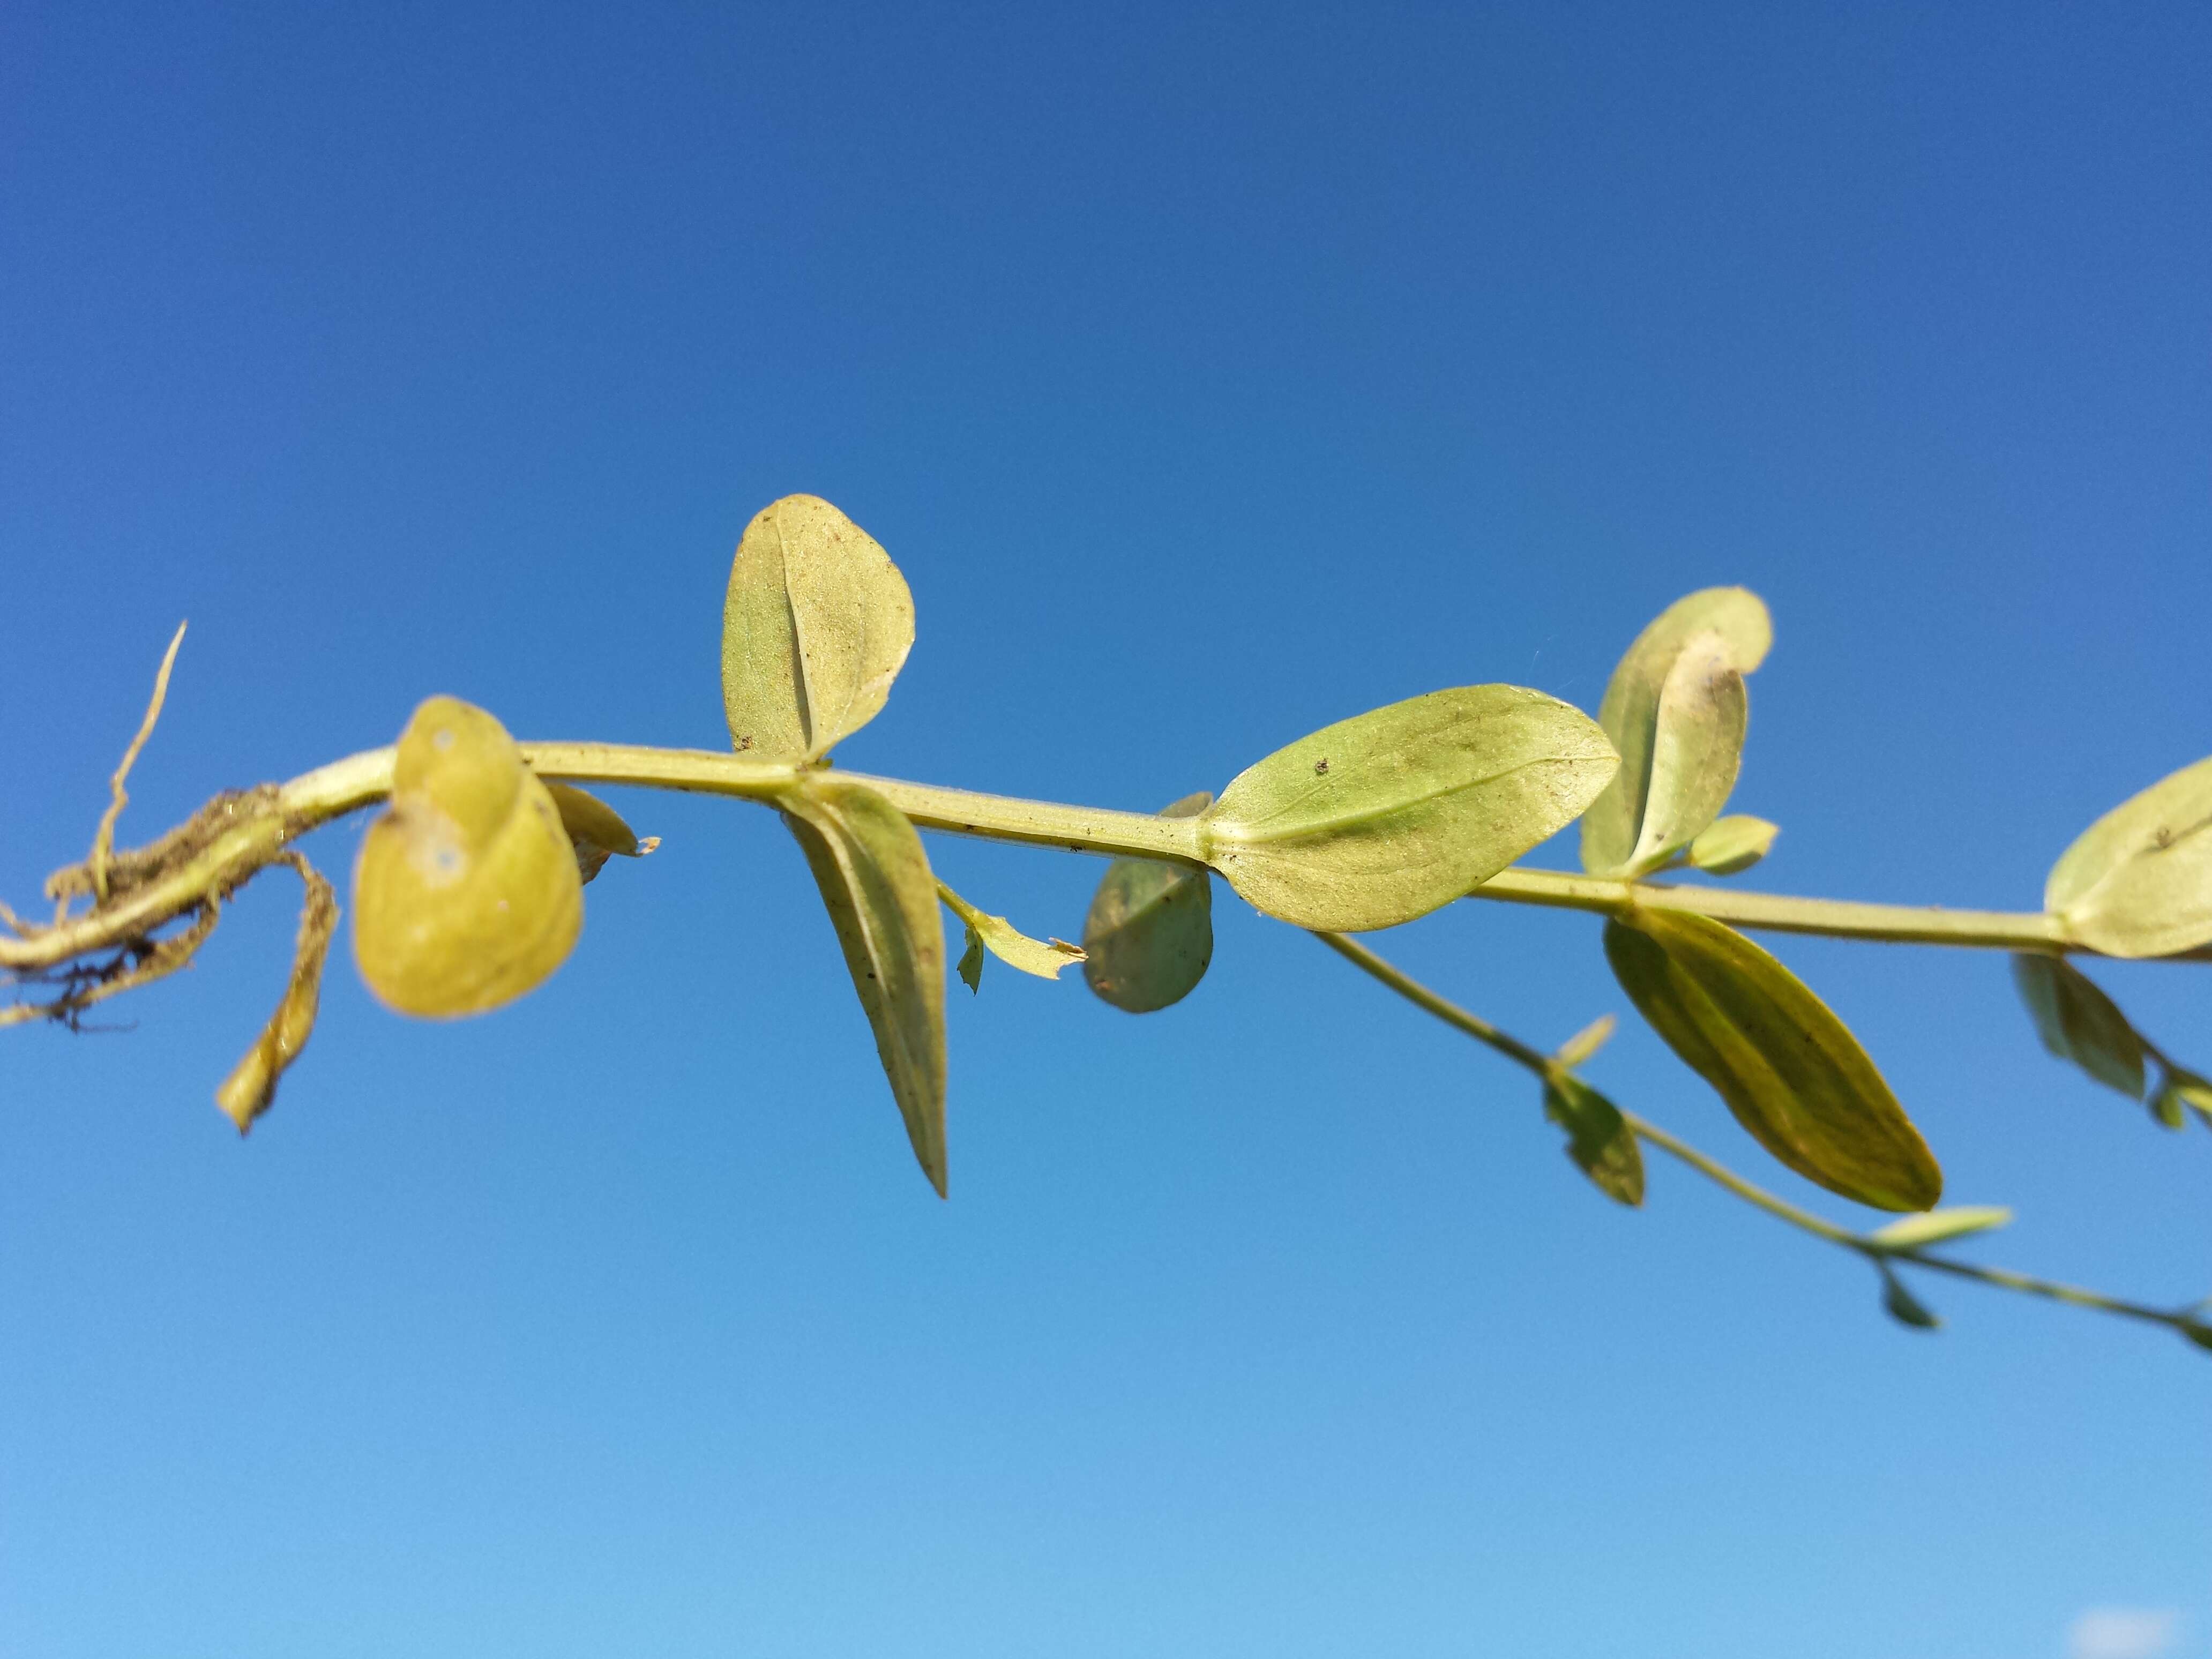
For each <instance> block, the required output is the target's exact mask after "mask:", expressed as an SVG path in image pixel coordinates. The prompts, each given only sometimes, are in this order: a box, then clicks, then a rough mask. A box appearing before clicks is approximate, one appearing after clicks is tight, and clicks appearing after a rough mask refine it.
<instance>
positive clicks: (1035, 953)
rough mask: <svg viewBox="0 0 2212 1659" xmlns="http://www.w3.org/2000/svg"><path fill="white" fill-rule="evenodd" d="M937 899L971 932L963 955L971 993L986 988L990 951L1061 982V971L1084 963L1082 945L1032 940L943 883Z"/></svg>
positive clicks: (1028, 971)
mask: <svg viewBox="0 0 2212 1659" xmlns="http://www.w3.org/2000/svg"><path fill="white" fill-rule="evenodd" d="M937 896H938V897H939V898H940V899H942V900H943V901H944V902H945V906H946V907H947V908H949V909H951V912H952V914H953V915H956V916H957V917H959V918H960V921H961V923H962V925H963V927H966V928H967V930H968V948H967V949H966V950H964V951H962V952H961V955H960V977H961V979H962V980H963V981H965V983H966V984H967V987H968V988H969V990H970V991H975V990H980V989H981V987H982V981H983V952H984V951H985V950H986V949H988V950H989V951H990V952H991V954H992V955H993V956H994V957H998V959H999V960H1000V961H1001V962H1003V963H1006V965H1007V966H1008V967H1010V968H1018V969H1021V970H1022V972H1024V973H1025V974H1035V975H1036V976H1037V977H1038V978H1039V979H1058V978H1059V977H1060V969H1063V968H1065V967H1066V966H1067V964H1068V963H1071V962H1080V961H1082V960H1083V947H1082V946H1081V945H1070V944H1069V943H1068V942H1067V941H1066V939H1031V938H1030V936H1029V935H1028V934H1027V933H1023V932H1022V931H1021V930H1020V929H1019V928H1018V927H1015V926H1014V925H1013V923H1012V922H1010V921H1007V920H1006V918H1005V917H1004V916H993V915H985V914H984V913H983V912H982V911H981V910H979V909H977V908H975V906H974V905H972V904H970V903H969V902H968V901H967V900H966V899H964V898H962V897H961V896H960V895H959V894H957V893H956V892H954V891H953V890H951V888H950V887H947V886H946V885H945V884H944V883H943V882H941V881H940V882H939V883H938V884H937Z"/></svg>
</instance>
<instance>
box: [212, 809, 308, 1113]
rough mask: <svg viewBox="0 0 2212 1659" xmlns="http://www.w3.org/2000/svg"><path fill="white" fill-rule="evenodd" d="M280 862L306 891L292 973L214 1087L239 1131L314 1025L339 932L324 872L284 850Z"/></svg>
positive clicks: (267, 1101)
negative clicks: (252, 1038) (242, 1053)
mask: <svg viewBox="0 0 2212 1659" xmlns="http://www.w3.org/2000/svg"><path fill="white" fill-rule="evenodd" d="M281 862H283V863H285V864H289V865H290V866H292V868H293V869H295V870H296V871H298V872H299V874H300V879H301V882H302V883H303V884H305V885H306V887H307V897H306V900H305V902H303V903H302V904H301V907H300V933H299V937H298V939H297V941H296V942H295V945H294V946H293V951H292V977H291V979H290V981H289V982H288V983H287V984H286V986H285V987H284V995H283V1000H280V1001H279V1002H278V1003H277V1005H276V1012H275V1013H273V1014H271V1015H270V1016H269V1023H268V1024H266V1025H265V1026H264V1027H263V1028H262V1030H261V1036H260V1037H259V1038H258V1040H257V1041H256V1042H255V1043H254V1045H253V1047H252V1048H249V1049H247V1050H246V1057H245V1058H244V1059H243V1060H240V1061H239V1062H238V1064H237V1066H235V1067H234V1068H233V1069H232V1071H231V1073H230V1075H229V1076H228V1077H227V1078H225V1079H223V1080H222V1086H221V1087H220V1088H218V1089H217V1090H216V1091H215V1099H216V1105H218V1106H220V1107H222V1109H223V1110H224V1112H225V1113H227V1114H228V1115H229V1118H230V1121H232V1122H234V1123H235V1124H236V1125H238V1132H239V1133H240V1134H244V1133H246V1131H247V1130H249V1129H251V1128H252V1127H253V1120H254V1119H256V1118H258V1117H259V1116H260V1115H261V1114H262V1113H264V1112H265V1111H267V1110H268V1109H270V1107H271V1106H272V1105H274V1104H275V1103H276V1080H277V1079H279V1078H280V1077H282V1076H283V1074H284V1068H285V1067H286V1066H289V1065H290V1064H291V1063H292V1062H293V1061H294V1060H297V1059H298V1058H299V1057H300V1050H301V1049H302V1048H306V1047H307V1038H308V1037H309V1036H310V1035H312V1034H313V1030H314V1029H315V1011H316V1008H317V1007H318V1006H319V1004H320V1002H321V1000H322V987H323V963H324V962H325V959H326V958H327V957H329V955H330V950H331V935H332V934H333V933H336V932H337V925H338V901H337V894H336V893H335V892H334V891H332V890H331V884H330V882H329V881H328V880H327V879H326V878H325V877H324V875H323V873H322V872H320V871H319V870H317V869H316V868H315V866H313V865H312V864H310V863H308V862H307V859H306V858H305V857H303V856H302V855H301V854H298V853H285V854H282V855H281Z"/></svg>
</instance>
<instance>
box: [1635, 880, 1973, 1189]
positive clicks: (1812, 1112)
mask: <svg viewBox="0 0 2212 1659" xmlns="http://www.w3.org/2000/svg"><path fill="white" fill-rule="evenodd" d="M1605 951H1606V956H1607V959H1608V960H1609V961H1610V962H1611V963H1612V964H1613V974H1614V975H1615V976H1616V977H1617V978H1618V979H1619V980H1620V983H1621V987H1622V988H1623V989H1624V990H1626V992H1627V993H1628V994H1629V996H1630V998H1631V999H1632V1000H1633V1001H1634V1002H1635V1004H1636V1006H1637V1008H1638V1011H1639V1012H1641V1013H1642V1014H1643V1015H1644V1018H1645V1019H1647V1020H1649V1021H1650V1023H1651V1025H1652V1028H1653V1029H1654V1030H1656V1031H1657V1032H1658V1033H1659V1035H1660V1036H1662V1037H1663V1038H1665V1039H1666V1041H1667V1044H1668V1047H1669V1048H1673V1049H1674V1052H1675V1053H1676V1054H1680V1056H1681V1057H1682V1059H1683V1060H1685V1061H1686V1062H1687V1063H1688V1065H1689V1066H1690V1068H1691V1069H1692V1071H1694V1072H1696V1073H1698V1074H1699V1076H1700V1077H1702V1078H1704V1079H1705V1081H1706V1082H1708V1083H1710V1084H1711V1085H1713V1087H1714V1088H1715V1089H1716V1090H1717V1091H1719V1093H1720V1097H1721V1098H1722V1099H1723V1100H1724V1101H1726V1102H1727V1103H1728V1105H1729V1110H1730V1111H1732V1112H1734V1113H1735V1116H1736V1121H1738V1122H1740V1123H1741V1124H1742V1125H1743V1127H1745V1128H1747V1129H1748V1130H1749V1131H1750V1132H1751V1133H1752V1134H1753V1136H1754V1137H1755V1138H1756V1139H1758V1141H1759V1144H1760V1145H1761V1146H1764V1147H1765V1148H1766V1150H1767V1151H1768V1152H1771V1153H1772V1154H1773V1155H1774V1156H1775V1157H1776V1158H1778V1159H1780V1160H1781V1161H1782V1162H1783V1163H1784V1164H1787V1165H1788V1166H1789V1167H1790V1169H1793V1170H1796V1171H1797V1173H1798V1174H1800V1175H1802V1176H1805V1177H1806V1179H1808V1180H1809V1181H1815V1182H1819V1183H1820V1185H1822V1186H1823V1187H1826V1188H1828V1189H1829V1190H1830V1191H1831V1192H1836V1193H1840V1194H1843V1195H1844V1197H1846V1198H1852V1199H1857V1200H1858V1201H1859V1202H1861V1203H1863V1204H1869V1205H1872V1206H1875V1208H1877V1209H1883V1210H1924V1209H1927V1208H1929V1207H1930V1206H1932V1205H1934V1204H1935V1203H1936V1200H1938V1199H1940V1198H1941V1197H1942V1195H1943V1172H1942V1170H1941V1169H1940V1168H1938V1167H1937V1165H1936V1159H1935V1158H1934V1157H1933V1156H1932V1155H1931V1154H1930V1153H1929V1150H1928V1146H1927V1143H1926V1142H1925V1141H1923V1140H1922V1139H1921V1138H1920V1132H1919V1131H1918V1130H1917V1129H1916V1128H1914V1127H1912V1121H1911V1119H1910V1118H1908V1117H1906V1116H1905V1111H1904V1109H1903V1108H1902V1107H1900V1106H1899V1104H1898V1103H1897V1097H1896V1096H1894V1095H1893V1094H1892V1093H1891V1092H1890V1089H1889V1085H1888V1084H1887V1083H1886V1082H1884V1081H1883V1080H1882V1076H1881V1073H1880V1072H1879V1071H1877V1070H1876V1069H1875V1064H1874V1061H1873V1060H1869V1058H1868V1057H1867V1054H1866V1051H1865V1050H1864V1049H1863V1048H1861V1047H1860V1046H1859V1043H1858V1039H1857V1038H1856V1037H1854V1036H1852V1035H1851V1034H1850V1030H1848V1029H1847V1028H1846V1027H1845V1026H1844V1023H1843V1022H1842V1021H1841V1020H1839V1019H1838V1018H1836V1016H1835V1015H1834V1013H1833V1012H1831V1011H1830V1010H1829V1008H1828V1006H1827V1005H1826V1003H1824V1002H1822V1001H1821V1000H1820V998H1818V997H1817V996H1815V995H1814V994H1813V993H1812V992H1811V991H1810V990H1808V989H1807V988H1806V987H1805V986H1804V984H1803V983H1802V981H1799V980H1798V979H1797V977H1796V975H1794V974H1792V973H1791V972H1790V970H1789V969H1787V968H1784V966H1783V965H1782V964H1781V963H1778V962H1777V961H1776V960H1775V959H1774V958H1773V957H1771V956H1769V955H1768V954H1767V953H1766V952H1765V951H1762V950H1760V949H1759V946H1757V945H1753V943H1752V942H1751V941H1750V940H1749V939H1746V938H1744V937H1743V935H1742V934H1741V933H1736V932H1735V931H1734V930H1733V929H1731V928H1728V927H1723V926H1722V925H1721V924H1720V923H1718V922H1717V921H1711V919H1709V918H1707V917H1705V916H1698V915H1690V914H1689V913H1687V912H1686V911H1680V910H1661V909H1656V908H1642V909H1637V910H1633V911H1631V912H1629V913H1627V914H1626V915H1621V916H1618V917H1615V918H1614V919H1613V920H1612V921H1608V922H1607V924H1606V929H1605Z"/></svg>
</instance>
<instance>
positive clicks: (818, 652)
mask: <svg viewBox="0 0 2212 1659" xmlns="http://www.w3.org/2000/svg"><path fill="white" fill-rule="evenodd" d="M913 647H914V596H913V594H912V593H911V592H908V589H907V585H906V578H905V577H903V576H902V575H901V574H899V570H898V567H897V566H896V565H895V564H893V563H892V562H891V561H890V555H889V554H887V553H885V552H884V550H883V549H882V548H881V547H879V546H878V545H877V544H876V542H875V539H874V538H872V537H871V536H870V535H869V534H868V533H867V532H866V531H864V530H862V529H861V528H860V526H858V525H856V524H854V522H853V521H852V520H850V519H848V518H847V517H846V516H845V515H844V514H843V513H840V512H839V511H838V510H837V509H836V507H832V506H830V505H829V502H827V501H823V499H822V498H821V497H820V496H818V495H787V496H785V497H784V498H783V499H782V500H781V501H775V502H771V503H770V504H769V506H767V507H763V508H762V509H761V511H760V513H759V514H758V515H757V516H756V517H755V518H754V520H753V521H752V522H751V523H750V525H748V526H745V533H744V538H743V539H742V540H740V541H739V542H738V554H737V557H736V559H735V560H734V561H733V562H732V564H731V567H730V588H729V594H728V597H727V599H726V600H725V601H724V604H723V607H722V703H723V708H724V711H725V712H726V714H727V715H728V716H729V721H730V741H731V742H732V744H735V745H736V746H737V748H738V751H739V752H740V753H743V754H747V755H753V756H757V757H760V758H761V759H763V760H813V759H817V758H818V757H821V756H823V755H825V754H827V753H828V752H829V749H830V746H831V745H832V744H836V742H837V741H838V740H839V739H840V738H844V737H846V736H848V735H849V734H850V733H852V732H857V731H858V730H860V727H861V726H865V725H866V724H867V723H868V722H869V721H870V720H873V719H874V718H875V717H876V715H877V714H879V713H881V712H882V709H883V706H884V700H885V699H886V698H888V697H889V696H890V690H891V682H892V681H893V680H894V679H896V678H898V671H899V670H900V668H901V667H902V666H903V665H904V664H905V662H906V657H907V653H908V651H910V650H911V649H913Z"/></svg>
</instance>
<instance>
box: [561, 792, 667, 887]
mask: <svg viewBox="0 0 2212 1659" xmlns="http://www.w3.org/2000/svg"><path fill="white" fill-rule="evenodd" d="M545 793H547V794H549V795H550V796H552V797H553V805H554V808H555V810H556V811H558V812H559V813H560V814H561V827H562V829H566V830H567V831H568V840H569V842H571V843H572V844H573V845H574V847H575V849H576V871H577V873H578V874H579V875H580V877H581V878H583V879H584V881H585V882H586V883H587V884H588V883H589V882H590V881H591V879H592V877H593V876H596V875H598V874H599V871H600V869H601V867H602V866H605V863H606V861H607V860H609V859H610V858H624V859H641V858H643V857H645V856H646V854H648V853H650V852H652V851H653V848H656V847H658V846H659V845H660V837H659V836H651V837H648V838H647V839H646V840H644V841H640V840H639V839H638V838H637V832H636V831H635V830H634V829H631V828H630V827H629V825H628V824H627V823H623V816H622V814H621V813H619V812H617V811H615V809H614V808H613V807H611V806H610V805H607V804H606V802H605V801H603V800H601V799H599V797H598V796H597V795H594V794H592V793H589V792H588V791H586V790H582V789H579V788H577V787H576V786H575V785H574V784H573V783H554V782H550V781H549V782H548V783H547V784H546V786H545Z"/></svg>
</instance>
